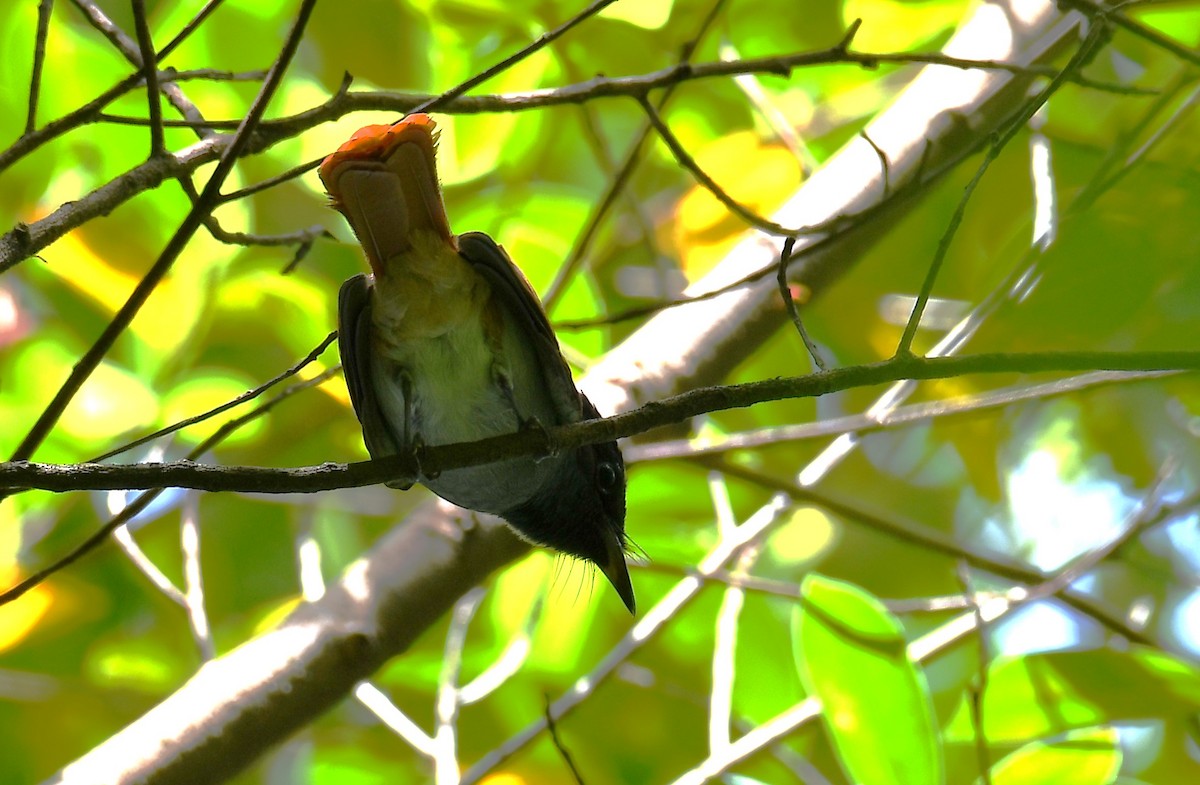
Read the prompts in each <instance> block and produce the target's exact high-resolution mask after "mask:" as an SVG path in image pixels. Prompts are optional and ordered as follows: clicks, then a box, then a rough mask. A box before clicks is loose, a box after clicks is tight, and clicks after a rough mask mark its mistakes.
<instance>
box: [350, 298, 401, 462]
mask: <svg viewBox="0 0 1200 785" xmlns="http://www.w3.org/2000/svg"><path fill="white" fill-rule="evenodd" d="M370 330H371V283H370V281H368V279H367V276H365V275H362V274H359V275H356V276H354V277H352V278H348V279H347V280H346V282H345V283H343V284H342V288H341V290H340V291H339V292H338V352H339V353H340V354H341V356H342V372H343V373H344V374H345V375H346V387H347V388H348V389H349V390H350V403H351V404H352V405H353V406H354V413H355V414H356V415H358V421H359V422H360V423H362V431H363V441H364V442H366V445H367V452H369V453H371V457H372V458H383V457H386V456H389V455H395V454H396V453H397V452H399V450H398V449H397V447H396V443H397V441H396V439H395V438H394V437H393V435H392V431H391V428H390V427H389V426H388V422H387V418H385V417H384V416H383V412H381V411H380V410H379V401H378V400H376V398H375V387H374V386H373V385H372V384H371V332H370Z"/></svg>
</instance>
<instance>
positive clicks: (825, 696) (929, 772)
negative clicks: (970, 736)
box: [794, 575, 944, 785]
mask: <svg viewBox="0 0 1200 785" xmlns="http://www.w3.org/2000/svg"><path fill="white" fill-rule="evenodd" d="M801 593H802V596H803V603H802V605H801V606H800V607H799V608H797V610H796V614H795V617H794V628H795V636H794V643H795V655H796V662H797V665H798V667H799V669H800V678H801V679H802V681H803V682H804V686H805V689H807V690H808V692H809V693H810V694H813V695H816V696H817V697H819V698H820V699H821V702H822V704H823V705H824V711H823V716H824V718H825V722H826V725H827V727H828V728H829V733H830V735H831V736H832V737H833V740H834V744H835V746H836V747H837V750H838V755H839V757H840V759H841V762H842V765H843V767H844V768H845V770H846V773H847V775H848V777H849V779H851V780H852V781H854V782H858V783H863V785H875V783H880V784H881V785H882V784H883V783H888V785H903V783H913V784H914V785H929V784H930V783H938V782H942V781H943V779H944V771H943V762H942V749H941V742H940V740H939V738H938V735H937V731H936V729H935V726H934V716H933V704H932V702H931V701H930V698H929V690H928V687H927V685H926V682H925V677H924V674H923V673H922V672H921V671H920V670H919V669H918V668H917V666H916V665H915V664H914V663H913V662H912V660H910V659H909V657H908V654H907V651H906V649H905V639H904V635H903V628H902V627H901V625H900V622H899V621H898V620H897V619H896V618H895V617H894V616H892V615H891V614H889V613H888V612H887V610H886V609H885V608H884V607H883V605H882V604H881V603H880V602H879V600H877V599H876V598H874V597H872V596H871V595H869V594H867V593H866V592H864V591H863V590H862V589H859V588H857V587H855V586H851V585H850V584H847V583H841V582H838V581H833V580H830V579H829V578H825V577H822V576H818V575H809V576H808V577H807V578H805V580H804V583H803V585H802V586H801Z"/></svg>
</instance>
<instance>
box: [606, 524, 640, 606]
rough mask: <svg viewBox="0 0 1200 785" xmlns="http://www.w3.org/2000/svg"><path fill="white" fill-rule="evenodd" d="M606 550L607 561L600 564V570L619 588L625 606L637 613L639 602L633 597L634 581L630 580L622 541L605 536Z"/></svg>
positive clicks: (613, 585) (615, 587)
mask: <svg viewBox="0 0 1200 785" xmlns="http://www.w3.org/2000/svg"><path fill="white" fill-rule="evenodd" d="M605 544H606V550H607V553H606V554H605V557H606V558H605V561H604V563H603V564H598V565H597V566H599V567H600V571H601V572H603V573H604V577H605V578H608V582H609V583H611V584H612V587H613V588H614V589H616V590H617V594H618V595H619V596H620V597H621V602H623V603H625V607H626V608H628V609H629V612H630V613H633V614H636V613H637V603H636V602H635V601H634V599H633V583H631V582H630V580H629V566H628V565H627V564H626V563H625V551H624V550H622V548H621V543H619V542H618V541H617V538H616V537H608V538H605Z"/></svg>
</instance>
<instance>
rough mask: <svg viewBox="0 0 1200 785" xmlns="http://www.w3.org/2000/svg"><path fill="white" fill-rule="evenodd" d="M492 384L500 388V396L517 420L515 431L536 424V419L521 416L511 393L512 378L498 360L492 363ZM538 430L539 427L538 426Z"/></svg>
mask: <svg viewBox="0 0 1200 785" xmlns="http://www.w3.org/2000/svg"><path fill="white" fill-rule="evenodd" d="M492 382H494V383H495V385H496V386H497V387H498V388H500V394H501V395H503V396H504V400H506V401H508V405H509V408H511V409H512V412H513V416H514V417H516V420H517V430H518V431H523V430H525V429H526V428H528V427H530V423H531V422H532V423H535V424H536V423H537V418H536V417H528V418H526V417H523V416H521V409H520V408H519V407H518V406H517V396H516V394H515V393H514V392H513V386H512V378H511V377H510V376H509V374H508V368H506V367H505V365H504V364H503V363H502V362H500V361H499V360H493V361H492ZM538 427H539V428H540V427H541V425H540V424H539V425H538Z"/></svg>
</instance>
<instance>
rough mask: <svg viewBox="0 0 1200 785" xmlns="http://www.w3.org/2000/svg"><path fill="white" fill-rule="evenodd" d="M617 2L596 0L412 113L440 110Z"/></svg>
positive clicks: (425, 102) (421, 105) (420, 105)
mask: <svg viewBox="0 0 1200 785" xmlns="http://www.w3.org/2000/svg"><path fill="white" fill-rule="evenodd" d="M615 2H616V0H595V2H593V3H592V4H591V5H589V6H588V7H587V8H585V9H583V10H582V11H580V12H579V13H578V14H576V15H575V16H573V17H571V18H570V19H568V20H567V21H565V22H563V23H562V24H561V25H559V26H558V27H556V28H554V29H553V30H549V31H547V32H545V33H542V34H541V35H539V36H538V37H537V38H536V39H535V40H534V41H533V42H532V43H530V44H528V45H527V46H525V47H523V48H521V49H520V50H519V51H517V52H514V53H513V54H511V55H509V56H508V57H506V58H504V59H503V60H501V61H500V62H498V63H496V64H495V65H493V66H492V67H491V68H487V69H485V70H483V71H480V72H479V73H478V74H476V75H475V76H472V77H471V78H470V79H467V80H465V81H464V82H462V83H460V84H458V85H456V86H455V87H452V88H450V89H449V90H447V91H446V92H444V93H442V94H441V95H439V96H435V97H433V98H430V99H429V100H427V101H424V102H423V103H421V104H419V105H418V106H417V107H416V108H415V109H413V110H412V111H413V112H414V113H415V112H432V111H434V110H435V109H439V108H441V107H442V106H445V105H446V104H447V103H448V102H450V101H452V100H453V99H455V98H457V97H459V96H460V95H462V94H464V93H466V92H467V91H468V90H470V89H472V88H474V87H477V86H478V85H481V84H483V83H484V82H486V81H488V80H489V79H491V78H492V77H493V76H496V75H497V74H501V73H504V72H505V71H507V70H508V69H509V68H512V67H513V66H514V65H516V64H517V63H519V62H521V61H522V60H524V59H525V58H527V57H529V56H530V55H532V54H534V53H535V52H537V51H539V50H541V49H542V48H543V47H545V46H546V45H547V44H549V43H550V42H552V41H554V40H555V39H557V38H560V37H562V36H563V35H564V34H565V33H567V32H568V31H570V30H571V29H572V28H574V27H575V26H576V25H579V24H581V23H582V22H584V21H586V20H587V19H590V18H591V17H593V16H595V15H596V14H598V13H600V12H601V11H603V10H604V9H605V8H608V7H609V6H610V5H612V4H613V3H615Z"/></svg>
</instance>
